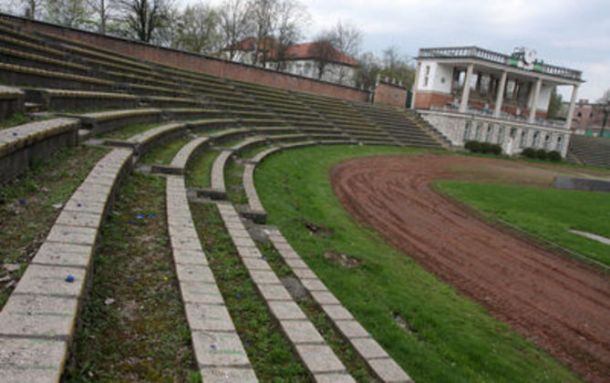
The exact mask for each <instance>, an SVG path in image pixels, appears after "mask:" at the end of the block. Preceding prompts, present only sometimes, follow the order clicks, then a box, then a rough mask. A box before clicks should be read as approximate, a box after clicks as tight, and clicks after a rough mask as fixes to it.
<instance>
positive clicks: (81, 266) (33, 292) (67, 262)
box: [0, 149, 132, 382]
mask: <svg viewBox="0 0 610 383" xmlns="http://www.w3.org/2000/svg"><path fill="white" fill-rule="evenodd" d="M131 155H132V154H131V151H130V150H127V149H115V150H113V151H111V152H110V153H108V154H107V155H106V156H105V157H104V158H102V159H101V160H100V161H99V162H98V163H97V165H96V166H95V167H94V169H93V170H92V171H91V172H90V173H89V176H88V177H87V178H86V179H85V181H84V182H83V183H82V184H81V186H80V187H79V188H78V189H77V190H76V191H75V192H74V194H73V195H72V197H71V198H70V199H69V201H68V202H67V203H66V204H65V206H64V208H63V209H62V212H61V213H60V215H59V217H58V218H57V221H56V222H55V224H54V225H53V227H52V229H51V231H50V232H49V235H48V236H47V238H46V240H45V242H44V243H43V244H42V246H41V247H40V249H39V250H38V252H37V253H36V255H35V256H34V258H33V260H32V262H31V264H30V266H29V267H28V268H27V269H26V271H25V273H24V275H23V276H22V278H21V280H20V281H19V283H18V285H17V287H16V288H15V290H14V291H13V293H12V294H11V296H10V297H9V300H8V302H7V303H6V305H5V306H4V309H3V310H2V312H0V335H1V337H0V376H2V381H3V382H58V381H59V379H60V377H61V375H62V371H63V368H64V365H65V362H66V359H67V356H68V350H69V348H70V343H71V341H72V338H73V335H74V331H75V327H76V326H75V324H76V318H77V315H78V311H79V308H80V302H81V301H82V299H83V298H84V294H85V290H86V286H87V281H88V280H89V279H90V277H91V258H92V255H93V251H94V247H95V244H96V239H97V237H98V233H99V229H100V225H101V222H102V220H103V217H104V215H105V214H106V212H107V210H108V207H109V203H110V202H111V201H112V198H113V197H112V196H113V193H114V190H115V187H116V185H117V183H118V182H119V180H120V179H121V178H122V176H123V175H124V174H126V172H128V171H129V170H130V166H131Z"/></svg>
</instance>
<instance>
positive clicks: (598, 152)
mask: <svg viewBox="0 0 610 383" xmlns="http://www.w3.org/2000/svg"><path fill="white" fill-rule="evenodd" d="M567 159H568V160H569V161H572V162H576V163H580V164H586V165H593V166H602V167H606V168H610V139H607V138H598V137H586V136H580V135H577V134H573V135H572V137H571V138H570V146H569V147H568V156H567Z"/></svg>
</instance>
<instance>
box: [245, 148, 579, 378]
mask: <svg viewBox="0 0 610 383" xmlns="http://www.w3.org/2000/svg"><path fill="white" fill-rule="evenodd" d="M399 153H403V154H412V153H417V151H416V150H412V149H411V150H409V149H401V148H384V147H366V146H365V147H354V146H352V147H347V146H332V147H312V148H304V149H296V150H291V151H286V152H283V153H280V154H277V155H274V156H272V157H270V158H269V159H268V160H267V161H265V162H264V163H262V165H261V168H260V169H259V170H258V171H257V172H256V185H257V187H258V193H259V196H260V198H261V199H262V202H263V204H264V206H265V208H266V210H267V212H268V214H269V223H271V224H275V225H277V226H278V227H279V228H280V229H281V231H282V233H283V234H284V235H285V236H286V238H287V239H288V240H289V242H290V243H291V244H292V245H293V246H294V247H295V249H296V250H297V251H298V252H299V254H300V255H301V256H302V257H303V259H304V261H305V262H307V264H308V265H309V266H310V267H311V268H312V269H313V271H314V272H315V273H316V274H317V275H318V276H319V277H320V278H321V279H322V281H323V282H324V283H325V284H326V285H327V286H328V288H329V289H330V290H331V291H332V292H333V293H334V294H335V296H336V297H337V298H338V299H339V300H340V301H341V302H342V303H343V304H344V305H345V306H346V308H347V309H348V310H350V311H351V312H352V314H353V315H354V316H355V317H356V319H358V320H359V321H360V323H361V324H362V325H363V326H364V327H365V328H366V329H367V330H369V331H370V332H371V334H372V335H373V336H374V337H375V339H376V340H377V341H378V342H379V343H380V344H381V345H382V346H383V347H384V348H385V349H386V351H387V352H388V353H390V355H391V356H392V357H394V359H395V360H396V361H397V362H398V363H399V364H400V365H401V366H403V367H404V368H405V370H406V371H407V372H408V373H409V374H410V375H411V377H413V379H414V380H415V381H416V382H482V381H492V382H574V381H578V379H577V378H576V377H575V376H574V375H573V374H572V373H571V372H570V371H568V370H567V369H566V368H565V367H563V366H562V365H560V364H559V363H558V362H557V361H555V360H554V359H552V358H551V357H550V356H548V355H547V354H546V353H544V352H542V351H541V350H539V349H538V348H536V347H535V346H534V345H533V344H532V343H531V342H529V341H527V340H525V339H523V338H521V337H520V336H518V335H517V334H516V333H515V332H513V331H511V330H510V329H509V328H508V326H507V325H505V324H503V323H502V322H500V321H498V320H495V319H494V318H492V317H491V316H490V315H489V314H488V313H487V312H486V311H485V310H484V309H483V308H482V307H481V306H480V305H478V304H476V303H474V302H472V301H471V300H468V299H465V298H463V297H461V296H459V295H458V294H457V292H456V291H455V290H454V289H452V288H451V287H450V286H448V285H446V284H444V283H442V282H441V281H439V280H438V279H437V278H435V277H434V276H433V275H432V274H430V273H428V272H426V271H425V270H424V269H423V268H422V267H420V266H419V265H418V264H417V263H416V262H414V261H413V260H412V259H410V258H409V257H407V256H405V255H404V254H402V253H400V252H398V251H396V250H395V249H394V248H393V247H391V246H389V245H387V244H386V243H385V242H384V241H383V239H382V238H381V236H380V235H379V234H378V233H376V232H374V231H372V230H369V229H367V228H365V227H363V226H361V225H359V224H358V223H356V222H355V221H353V220H352V218H351V216H350V215H349V214H348V213H347V212H346V211H345V209H344V208H343V207H342V206H341V204H340V203H339V201H338V200H337V198H336V197H335V195H334V193H333V191H332V188H331V184H330V179H329V174H330V170H331V168H332V167H333V166H334V165H335V164H337V163H339V162H341V161H342V160H346V159H348V158H353V157H357V156H365V155H374V154H399ZM311 224H315V225H318V226H319V227H321V228H322V229H323V230H318V231H316V232H315V233H314V232H312V231H310V230H309V229H308V228H307V227H306V226H305V225H311ZM330 252H335V253H339V254H345V255H347V256H350V257H352V258H354V260H356V261H357V262H358V264H357V265H355V266H351V267H348V266H349V265H345V264H343V263H342V262H337V261H334V260H333V258H332V257H330V255H331V254H332V253H330ZM325 255H326V256H325Z"/></svg>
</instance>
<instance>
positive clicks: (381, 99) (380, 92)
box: [373, 82, 407, 108]
mask: <svg viewBox="0 0 610 383" xmlns="http://www.w3.org/2000/svg"><path fill="white" fill-rule="evenodd" d="M373 102H374V103H375V104H383V105H391V106H398V107H403V108H404V107H405V104H406V103H407V90H406V89H404V88H403V87H400V86H397V85H392V84H387V83H385V82H379V84H377V87H376V88H375V96H374V99H373Z"/></svg>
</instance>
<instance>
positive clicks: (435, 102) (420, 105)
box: [415, 91, 453, 109]
mask: <svg viewBox="0 0 610 383" xmlns="http://www.w3.org/2000/svg"><path fill="white" fill-rule="evenodd" d="M451 101H453V96H452V95H450V94H442V93H432V92H421V91H420V92H417V94H416V95H415V109H430V107H432V106H439V107H442V106H445V105H447V104H448V103H450V102H451Z"/></svg>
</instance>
